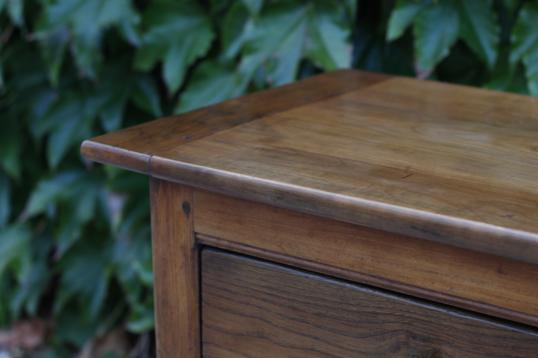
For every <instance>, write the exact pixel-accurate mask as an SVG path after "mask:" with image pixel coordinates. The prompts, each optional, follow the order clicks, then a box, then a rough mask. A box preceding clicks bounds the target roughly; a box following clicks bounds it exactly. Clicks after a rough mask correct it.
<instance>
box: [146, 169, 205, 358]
mask: <svg viewBox="0 0 538 358" xmlns="http://www.w3.org/2000/svg"><path fill="white" fill-rule="evenodd" d="M150 184H151V185H150V189H151V191H150V193H151V230H152V231H151V236H152V251H153V272H154V277H155V279H154V280H155V281H154V294H155V327H156V340H157V356H158V357H163V358H164V357H166V358H169V357H170V358H175V357H177V358H195V357H196V358H198V357H200V328H199V321H200V317H199V312H200V310H199V296H198V292H199V288H198V287H199V286H198V284H199V278H198V259H199V253H198V247H197V246H196V244H195V241H194V233H193V223H192V221H193V219H192V218H193V215H192V204H193V200H192V189H191V188H188V187H185V186H182V185H178V184H175V183H170V182H164V181H161V180H158V179H152V180H151V183H150Z"/></svg>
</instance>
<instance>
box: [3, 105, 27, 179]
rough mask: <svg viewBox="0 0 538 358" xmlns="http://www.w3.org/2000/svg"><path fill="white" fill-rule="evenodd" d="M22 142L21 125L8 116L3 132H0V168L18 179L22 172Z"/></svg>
mask: <svg viewBox="0 0 538 358" xmlns="http://www.w3.org/2000/svg"><path fill="white" fill-rule="evenodd" d="M21 151H22V140H21V132H20V123H19V121H17V120H16V119H15V118H11V117H9V116H7V118H4V120H3V121H2V130H1V131H0V153H2V155H1V156H0V166H1V167H2V168H3V169H4V170H5V171H6V173H7V174H8V175H9V176H10V177H12V178H14V179H18V178H19V176H20V172H21V158H20V154H21Z"/></svg>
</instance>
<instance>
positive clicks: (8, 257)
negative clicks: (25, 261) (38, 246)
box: [0, 224, 32, 276]
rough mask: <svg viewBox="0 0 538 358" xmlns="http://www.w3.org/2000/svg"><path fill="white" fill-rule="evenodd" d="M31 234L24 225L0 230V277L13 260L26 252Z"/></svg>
mask: <svg viewBox="0 0 538 358" xmlns="http://www.w3.org/2000/svg"><path fill="white" fill-rule="evenodd" d="M31 237H32V233H31V231H30V229H29V228H28V227H27V226H26V225H24V224H18V225H14V226H10V227H7V228H4V229H2V230H0V252H1V253H2V255H0V276H1V275H2V274H3V272H4V270H5V268H6V267H7V266H8V265H9V264H11V262H12V261H13V260H16V259H17V258H18V257H21V256H23V255H24V253H25V252H28V245H29V242H30V239H31Z"/></svg>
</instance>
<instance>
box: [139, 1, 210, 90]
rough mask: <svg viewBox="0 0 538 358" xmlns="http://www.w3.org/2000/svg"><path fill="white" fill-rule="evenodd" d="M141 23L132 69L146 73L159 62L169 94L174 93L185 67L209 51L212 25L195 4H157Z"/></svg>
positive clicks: (145, 14) (147, 12) (180, 81)
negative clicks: (143, 29) (161, 64)
mask: <svg viewBox="0 0 538 358" xmlns="http://www.w3.org/2000/svg"><path fill="white" fill-rule="evenodd" d="M142 24H143V26H144V27H145V28H147V30H146V32H145V33H144V34H143V36H142V40H141V46H140V48H139V49H138V51H137V53H136V57H135V68H137V69H139V70H142V71H147V70H148V69H150V68H152V67H153V66H154V65H155V63H156V62H157V61H159V60H160V61H162V62H163V77H164V80H165V83H166V86H167V88H168V91H169V92H170V93H175V92H176V91H177V90H178V89H179V87H180V86H181V85H182V83H183V78H184V76H185V72H186V70H187V68H188V67H189V66H190V65H191V64H192V63H193V62H194V61H195V60H196V59H198V58H199V57H201V56H203V55H205V54H206V53H207V51H208V50H209V46H210V44H211V41H212V40H213V31H212V29H211V23H210V21H209V19H208V17H207V15H206V14H205V12H204V11H203V9H202V8H201V7H200V6H198V5H197V4H196V3H192V2H163V1H156V2H153V3H152V4H151V5H150V6H149V8H148V9H147V10H146V11H145V12H144V15H143V19H142Z"/></svg>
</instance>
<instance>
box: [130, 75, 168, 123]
mask: <svg viewBox="0 0 538 358" xmlns="http://www.w3.org/2000/svg"><path fill="white" fill-rule="evenodd" d="M131 98H132V100H133V102H134V103H135V105H136V106H138V107H139V108H141V109H143V110H145V111H147V112H149V113H151V114H152V115H154V116H157V117H158V116H162V109H161V99H160V97H159V89H158V88H157V84H156V83H155V81H154V80H153V78H152V77H150V76H140V77H138V78H137V79H136V81H135V88H134V91H133V93H132V96H131Z"/></svg>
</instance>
